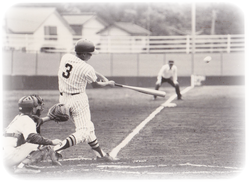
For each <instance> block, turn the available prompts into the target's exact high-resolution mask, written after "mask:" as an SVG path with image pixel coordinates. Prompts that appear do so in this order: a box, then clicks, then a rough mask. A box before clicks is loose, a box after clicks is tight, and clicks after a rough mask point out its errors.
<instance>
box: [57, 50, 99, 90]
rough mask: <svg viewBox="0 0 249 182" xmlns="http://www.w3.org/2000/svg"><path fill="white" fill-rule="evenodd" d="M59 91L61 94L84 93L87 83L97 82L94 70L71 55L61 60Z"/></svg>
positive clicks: (66, 55)
mask: <svg viewBox="0 0 249 182" xmlns="http://www.w3.org/2000/svg"><path fill="white" fill-rule="evenodd" d="M58 81H59V90H60V92H62V93H67V94H74V93H85V89H86V85H87V83H92V82H95V81H97V76H96V74H95V70H94V68H93V67H92V66H91V65H89V64H87V63H86V62H85V61H83V60H81V59H79V58H78V57H77V56H75V55H72V54H65V55H64V56H63V57H62V58H61V62H60V66H59V71H58Z"/></svg>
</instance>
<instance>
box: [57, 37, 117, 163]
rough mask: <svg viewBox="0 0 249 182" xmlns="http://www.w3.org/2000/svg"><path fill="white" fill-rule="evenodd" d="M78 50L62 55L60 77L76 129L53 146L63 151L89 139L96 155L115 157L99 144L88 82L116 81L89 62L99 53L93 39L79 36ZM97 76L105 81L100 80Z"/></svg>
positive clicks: (108, 83) (62, 95) (64, 100)
mask: <svg viewBox="0 0 249 182" xmlns="http://www.w3.org/2000/svg"><path fill="white" fill-rule="evenodd" d="M75 53H76V55H72V54H65V55H64V56H63V57H62V59H61V63H60V66H59V71H58V79H59V90H60V102H61V103H63V104H65V105H66V106H67V107H69V109H70V112H71V118H72V120H73V122H74V124H75V130H76V131H75V133H73V134H71V135H69V136H68V137H67V138H66V139H65V140H63V141H62V142H61V143H60V144H59V145H56V146H55V147H54V150H55V151H56V152H61V151H62V150H65V149H67V148H69V147H71V146H74V145H76V144H78V143H81V142H87V143H88V144H89V146H90V147H91V148H92V150H93V152H94V153H95V154H96V157H97V158H99V159H102V160H108V161H114V160H116V159H114V158H112V157H111V156H110V155H109V154H108V153H105V152H104V151H103V150H102V149H101V147H100V146H99V142H98V140H97V137H96V135H95V132H94V125H93V123H92V121H91V113H90V108H89V103H88V97H87V95H86V86H87V83H92V84H93V85H95V86H100V87H105V86H114V84H115V82H114V81H109V80H108V79H107V78H105V77H104V76H103V75H101V74H100V73H96V72H95V70H94V69H93V67H92V66H90V65H89V64H87V61H88V60H89V59H90V58H91V56H92V55H93V54H96V53H97V51H96V50H95V46H94V44H93V43H92V42H90V41H88V40H85V39H80V40H78V41H77V42H76V45H75ZM98 78H100V79H102V80H104V81H103V82H98V81H97V79H98Z"/></svg>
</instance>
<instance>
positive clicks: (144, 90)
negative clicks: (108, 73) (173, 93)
mask: <svg viewBox="0 0 249 182" xmlns="http://www.w3.org/2000/svg"><path fill="white" fill-rule="evenodd" d="M115 86H117V87H122V88H127V89H131V90H135V91H137V92H141V93H144V94H149V95H155V96H159V97H165V95H166V92H163V91H159V90H153V89H148V88H142V87H134V86H129V85H122V84H119V83H115Z"/></svg>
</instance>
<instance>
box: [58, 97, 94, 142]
mask: <svg viewBox="0 0 249 182" xmlns="http://www.w3.org/2000/svg"><path fill="white" fill-rule="evenodd" d="M60 103H62V104H65V106H66V107H68V108H69V109H70V112H71V119H72V121H73V123H74V125H75V133H73V135H74V136H75V139H76V144H78V143H82V142H87V143H89V142H91V141H94V140H95V139H96V135H95V132H94V125H93V122H92V121H91V113H90V108H89V102H88V97H87V95H86V93H80V94H77V95H70V94H65V93H63V94H62V95H60Z"/></svg>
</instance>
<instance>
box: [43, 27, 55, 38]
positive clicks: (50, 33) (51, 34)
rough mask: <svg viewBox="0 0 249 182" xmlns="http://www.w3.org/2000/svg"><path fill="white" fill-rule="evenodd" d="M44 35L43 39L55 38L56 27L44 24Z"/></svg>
mask: <svg viewBox="0 0 249 182" xmlns="http://www.w3.org/2000/svg"><path fill="white" fill-rule="evenodd" d="M44 35H45V40H57V27H55V26H45V27H44Z"/></svg>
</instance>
